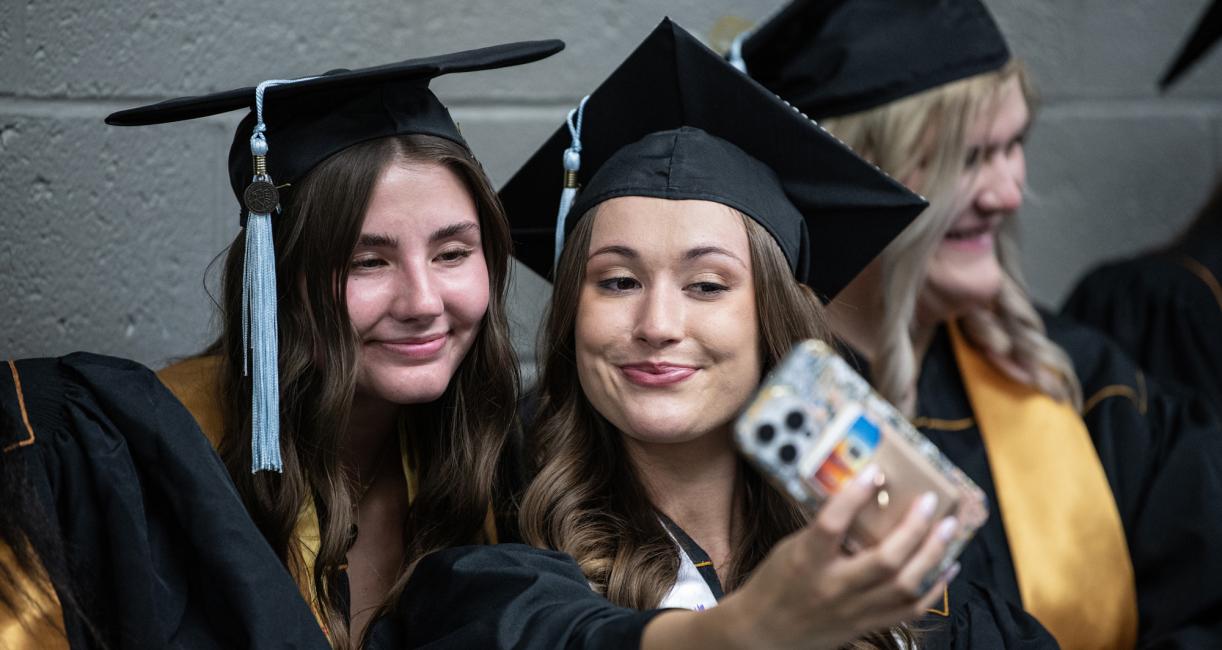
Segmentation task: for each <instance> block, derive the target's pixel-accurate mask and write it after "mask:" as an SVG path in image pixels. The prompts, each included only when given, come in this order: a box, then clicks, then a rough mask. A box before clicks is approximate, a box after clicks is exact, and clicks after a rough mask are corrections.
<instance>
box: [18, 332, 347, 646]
mask: <svg viewBox="0 0 1222 650" xmlns="http://www.w3.org/2000/svg"><path fill="white" fill-rule="evenodd" d="M6 365H7V364H6ZM13 367H15V368H16V373H17V378H16V380H15V378H14V376H13V372H12V367H5V368H3V369H2V371H0V407H2V408H3V409H4V411H5V414H6V415H7V416H8V419H9V420H10V421H12V422H16V423H19V426H17V427H16V431H12V432H5V434H6V435H5V440H4V445H3V447H4V448H5V449H7V451H6V452H5V453H7V454H15V455H16V456H15V457H10V458H8V459H6V461H8V460H12V459H16V460H18V461H19V462H21V463H23V466H22V469H23V470H24V472H25V474H26V476H27V477H28V478H29V487H30V489H31V493H29V494H26V495H23V496H22V498H25V499H31V500H34V501H36V502H37V504H35V505H36V507H37V508H38V509H40V510H41V511H42V512H45V513H47V515H48V516H47V519H46V521H45V524H46V526H48V527H49V528H50V529H51V532H52V533H53V537H55V538H57V539H58V540H59V541H62V544H61V545H60V547H61V548H60V550H62V551H63V553H62V554H60V553H59V552H57V551H56V550H55V549H48V550H47V551H48V552H46V553H43V552H40V549H38V548H35V549H34V550H35V552H36V553H38V555H39V557H40V559H41V560H42V561H43V563H44V564H47V563H56V562H62V563H64V565H65V566H49V567H48V572H49V573H51V574H52V575H57V574H60V575H69V576H71V578H72V581H73V583H74V584H73V589H74V591H75V593H76V594H77V598H78V600H77V602H78V604H79V606H80V610H81V612H82V613H83V614H84V615H85V617H86V618H87V619H88V620H89V622H90V623H92V624H93V626H94V627H95V628H97V629H98V630H99V631H100V633H101V635H102V637H103V641H104V643H105V646H106V647H109V648H238V647H251V648H265V647H276V648H329V645H328V644H327V641H326V639H325V637H324V636H323V634H322V631H321V629H320V628H319V626H318V623H317V622H316V620H315V618H314V616H313V614H312V613H311V612H310V609H309V607H308V606H307V605H306V603H305V601H304V600H303V599H302V597H301V596H300V594H299V592H298V589H297V586H296V584H295V583H294V582H293V579H292V578H291V577H290V576H289V573H288V571H287V569H285V568H284V566H283V565H282V564H281V563H280V561H279V559H277V557H276V555H275V553H274V552H273V551H272V549H271V547H270V546H269V545H268V544H267V542H266V541H265V540H264V538H263V536H262V535H261V534H260V533H259V531H258V529H257V528H256V527H255V525H254V522H253V521H252V520H251V519H250V517H249V515H247V513H246V510H245V508H244V507H243V505H242V501H241V499H240V498H239V496H238V493H237V491H236V490H235V489H234V486H233V483H232V481H231V480H230V479H229V475H228V474H227V473H226V471H225V468H224V466H223V465H222V463H221V460H220V458H219V457H218V456H217V455H216V453H215V452H214V451H213V449H212V447H211V446H210V445H209V443H208V441H207V439H205V438H204V435H203V434H202V433H201V432H200V430H199V428H198V427H197V426H196V423H195V420H194V419H193V418H192V417H191V415H190V413H188V412H187V410H186V409H185V408H184V407H183V406H182V404H180V403H179V402H178V400H176V399H175V398H174V396H173V395H172V394H171V393H170V392H169V391H168V390H167V389H166V388H165V387H164V386H163V385H162V384H161V382H160V381H158V379H157V377H156V376H155V375H154V374H153V373H152V372H151V371H149V370H148V369H147V368H145V367H143V366H141V365H139V364H137V363H134V362H131V361H125V360H122V359H115V358H111V357H103V356H98V355H93V354H85V353H77V354H73V355H69V356H66V357H62V358H58V359H31V360H23V361H17V362H15V363H13ZM18 381H19V383H20V392H19V391H18ZM26 418H28V422H29V428H28V429H27V428H26V426H25V424H24V422H25V421H26V420H25V419H26ZM31 430H32V434H31ZM57 595H58V596H59V597H60V600H61V602H65V599H64V597H63V596H64V595H63V594H60V593H58V592H57ZM64 610H65V611H64V618H65V627H66V632H67V635H68V640H69V642H70V644H71V646H72V647H73V648H91V647H95V645H96V644H95V643H94V641H93V640H92V637H91V636H90V635H89V633H88V632H87V631H86V630H85V628H84V625H83V623H82V621H81V620H80V617H79V616H77V615H76V612H75V611H74V608H73V607H65V608H64Z"/></svg>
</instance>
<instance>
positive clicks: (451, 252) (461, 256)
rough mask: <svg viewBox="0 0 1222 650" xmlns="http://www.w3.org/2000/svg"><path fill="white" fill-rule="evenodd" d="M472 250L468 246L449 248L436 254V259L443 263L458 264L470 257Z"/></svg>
mask: <svg viewBox="0 0 1222 650" xmlns="http://www.w3.org/2000/svg"><path fill="white" fill-rule="evenodd" d="M472 252H473V251H472V250H471V249H470V248H451V249H448V250H444V251H442V252H441V253H440V254H438V255H437V257H436V260H437V261H438V262H442V263H445V264H458V263H459V262H462V261H463V260H465V259H467V258H468V257H471V253H472Z"/></svg>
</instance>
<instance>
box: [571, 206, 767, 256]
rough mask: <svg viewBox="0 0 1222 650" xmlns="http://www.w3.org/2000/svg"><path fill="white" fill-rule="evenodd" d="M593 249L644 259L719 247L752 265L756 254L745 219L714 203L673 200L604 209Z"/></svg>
mask: <svg viewBox="0 0 1222 650" xmlns="http://www.w3.org/2000/svg"><path fill="white" fill-rule="evenodd" d="M594 219H595V221H594V230H593V232H592V234H591V238H590V250H591V251H594V250H597V249H598V248H601V247H603V246H609V245H622V246H627V247H629V248H633V249H636V250H637V251H639V252H641V253H642V254H643V255H649V254H654V255H661V256H666V257H674V256H678V255H682V254H683V253H685V252H687V251H688V250H690V249H692V248H699V247H703V246H717V247H721V248H724V249H726V250H728V251H730V252H732V253H735V254H737V255H739V256H740V257H741V259H742V260H744V261H746V260H747V259H749V255H750V250H749V247H748V244H747V229H746V228H745V227H744V225H743V217H742V216H741V215H740V214H739V213H738V212H737V211H736V210H733V209H731V208H729V207H727V206H725V205H722V204H720V203H715V202H712V201H699V200H682V201H671V200H668V199H659V198H654V197H645V196H622V197H616V198H614V199H608V200H607V201H604V202H603V203H602V204H601V205H599V207H598V210H597V212H596V213H595V215H594Z"/></svg>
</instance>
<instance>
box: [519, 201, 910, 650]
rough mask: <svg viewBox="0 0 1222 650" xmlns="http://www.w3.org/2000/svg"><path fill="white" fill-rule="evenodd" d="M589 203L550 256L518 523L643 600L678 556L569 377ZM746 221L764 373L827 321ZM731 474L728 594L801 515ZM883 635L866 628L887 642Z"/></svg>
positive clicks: (753, 475)
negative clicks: (735, 534) (734, 489)
mask: <svg viewBox="0 0 1222 650" xmlns="http://www.w3.org/2000/svg"><path fill="white" fill-rule="evenodd" d="M597 212H598V208H597V207H595V208H594V209H593V210H591V211H590V213H588V214H587V215H586V216H585V217H584V218H583V219H581V220H580V221H579V222H578V223H577V225H576V227H575V228H574V230H573V234H572V236H571V237H570V239H569V242H568V243H567V245H566V246H565V250H564V252H563V253H562V254H561V256H560V260H559V263H558V264H557V268H556V282H555V286H554V287H553V293H552V302H551V306H550V307H549V309H548V312H547V315H546V317H545V326H544V328H543V329H542V330H541V332H540V346H539V349H540V351H541V355H540V356H541V359H540V367H541V369H542V374H541V376H540V382H539V393H540V395H539V397H540V401H539V410H538V417H537V419H536V421H535V425H534V428H533V439H532V451H533V456H534V459H535V461H536V462H537V463H538V466H539V468H540V469H539V472H538V474H537V476H536V477H535V479H534V480H533V481H532V482H531V484H530V486H529V487H528V488H527V490H526V493H525V495H524V496H523V498H522V507H521V511H520V513H519V523H520V526H521V533H522V536H523V538H524V539H525V540H526V541H527V543H529V544H532V545H534V546H539V547H543V548H551V549H556V550H559V551H563V552H565V553H568V554H569V555H572V556H573V557H574V558H575V559H576V560H577V563H578V565H580V567H581V569H582V572H583V573H584V574H585V576H586V578H587V579H589V581H590V584H591V586H592V587H593V588H594V590H595V591H597V592H598V593H600V594H603V595H604V596H606V597H607V598H608V599H609V600H610V601H611V602H613V603H615V604H617V605H621V606H625V607H632V608H636V609H649V608H654V607H657V606H658V604H659V603H660V602H661V600H662V598H663V597H664V596H665V594H666V592H667V590H668V589H669V588H670V586H671V585H673V584H674V582H675V578H676V576H677V574H678V570H679V560H678V554H677V553H676V552H675V545H674V542H673V541H672V540H671V538H670V536H669V535H668V534H667V532H666V530H665V529H664V528H663V527H662V524H661V523H660V522H659V520H658V517H657V514H656V512H657V511H656V509H655V508H654V506H653V504H652V503H651V502H650V500H649V496H648V494H647V493H646V490H645V488H644V486H643V485H642V482H641V480H640V478H639V476H638V475H637V472H636V470H635V468H634V467H633V465H632V463H631V462H630V460H629V457H628V454H627V452H626V451H625V449H624V444H623V437H622V435H621V434H620V433H619V432H618V431H616V430H615V428H614V427H613V426H612V425H611V424H610V423H609V422H607V420H606V419H605V418H604V417H603V416H602V415H600V414H599V413H598V412H597V411H595V410H594V407H593V406H592V405H591V404H590V402H589V400H588V399H587V398H586V397H585V394H584V393H583V392H582V389H581V383H580V382H579V381H578V376H577V365H576V353H575V346H576V333H575V322H576V315H577V303H578V299H579V296H580V292H581V287H582V285H583V283H584V282H585V266H586V262H587V257H588V255H589V247H590V239H591V236H592V233H593V230H594V221H595V219H596V218H597ZM740 216H742V215H740ZM742 221H743V224H744V225H745V227H746V229H747V242H748V246H749V248H750V254H751V268H752V269H753V273H754V292H755V303H756V318H757V321H758V325H759V332H760V341H759V345H760V350H761V353H762V354H761V356H762V358H763V368H762V369H761V370H762V371H763V372H765V373H766V372H768V371H769V370H770V369H771V368H772V367H773V366H775V365H776V364H777V363H778V362H779V361H780V360H781V358H782V357H784V355H785V354H787V353H788V352H789V351H790V349H791V348H792V347H793V346H794V344H796V343H798V342H799V341H802V340H804V339H808V338H822V339H827V338H828V337H829V336H830V330H829V328H828V325H827V319H826V317H825V316H824V310H823V305H822V303H821V302H820V301H819V299H818V298H817V297H816V296H815V294H814V293H813V292H812V291H811V290H810V289H809V288H807V287H806V286H805V285H802V284H799V283H798V282H797V280H795V279H794V277H793V273H792V271H790V269H789V266H788V263H787V262H786V260H785V257H784V254H783V253H782V252H781V249H780V246H778V245H777V243H776V241H775V240H774V239H773V238H772V236H771V235H769V234H768V232H767V231H766V230H764V228H763V227H762V226H760V225H759V224H757V223H756V222H755V221H754V220H752V219H750V218H748V217H746V216H742ZM739 482H740V485H741V488H740V494H741V498H742V500H743V501H742V508H741V512H742V513H743V517H744V521H743V522H742V526H741V531H742V536H741V538H740V539H738V540H735V543H734V550H733V552H732V556H731V560H730V562H731V566H730V567H729V579H728V580H727V582H726V585H725V587H726V590H727V591H732V590H734V589H736V588H738V587H739V586H741V585H742V583H743V582H745V581H746V579H747V578H748V577H749V576H750V574H751V571H752V570H753V569H754V568H755V567H756V566H757V565H758V564H759V563H760V562H761V561H762V560H763V559H764V557H765V556H766V555H767V554H768V552H769V551H770V550H771V549H772V547H773V546H775V545H776V544H777V542H779V541H780V540H781V539H782V538H783V537H785V536H786V535H789V534H790V533H793V532H795V531H797V530H798V529H800V528H802V526H804V525H805V524H806V522H807V516H806V514H805V513H804V512H803V511H802V510H801V508H800V507H798V506H797V505H796V504H795V503H794V502H793V501H792V500H791V499H789V498H788V497H786V496H785V495H784V494H783V493H781V492H780V491H778V490H776V489H775V488H773V487H772V486H771V485H770V484H769V483H768V482H767V481H766V480H764V478H763V477H762V476H761V475H760V474H759V473H758V472H757V471H756V470H755V469H754V468H753V467H751V466H750V465H749V464H747V463H746V462H740V464H739ZM887 634H888V633H880V634H879V635H873V636H878V642H880V643H882V644H884V646H885V647H889V646H888V645H887ZM873 636H872V637H871V638H873ZM867 647H869V646H867Z"/></svg>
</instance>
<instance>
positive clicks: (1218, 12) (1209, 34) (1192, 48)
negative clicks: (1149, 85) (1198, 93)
mask: <svg viewBox="0 0 1222 650" xmlns="http://www.w3.org/2000/svg"><path fill="white" fill-rule="evenodd" d="M1219 37H1222V0H1214V1H1213V2H1211V3H1210V5H1209V7H1208V8H1207V9H1206V10H1205V13H1203V14H1201V17H1200V19H1198V20H1197V26H1196V28H1195V29H1193V31H1192V36H1190V37H1188V42H1186V43H1184V46H1183V47H1182V48H1180V53H1179V54H1178V55H1177V56H1176V57H1175V61H1173V62H1172V63H1171V67H1169V68H1167V71H1166V72H1164V73H1163V76H1162V78H1161V79H1159V80H1158V87H1159V89H1160V90H1167V89H1168V88H1170V87H1171V84H1173V83H1175V80H1176V79H1178V78H1179V77H1180V75H1182V74H1184V72H1186V71H1187V70H1188V69H1189V68H1191V67H1192V65H1193V64H1194V63H1196V62H1197V59H1200V58H1201V57H1202V56H1204V55H1205V53H1206V52H1208V51H1209V49H1210V48H1212V47H1213V46H1214V43H1217V42H1218V38H1219Z"/></svg>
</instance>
